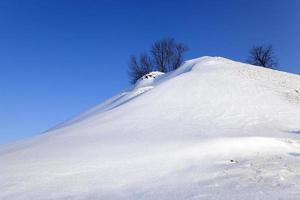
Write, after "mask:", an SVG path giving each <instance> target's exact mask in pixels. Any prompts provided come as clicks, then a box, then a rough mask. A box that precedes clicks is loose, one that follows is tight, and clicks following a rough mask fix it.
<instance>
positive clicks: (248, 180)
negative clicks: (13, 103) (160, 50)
mask: <svg viewBox="0 0 300 200" xmlns="http://www.w3.org/2000/svg"><path fill="white" fill-rule="evenodd" d="M154 74H155V78H150V79H146V80H145V79H141V80H139V81H138V83H137V84H136V85H135V86H133V87H132V88H130V89H129V90H128V91H126V92H123V93H121V94H119V95H117V96H115V97H112V98H111V99H109V100H107V101H105V102H104V103H102V104H99V105H97V106H95V107H94V108H92V109H90V110H88V111H87V112H85V113H83V114H81V115H79V116H77V117H75V118H73V119H71V120H69V121H68V122H65V123H62V124H60V125H59V126H57V127H56V128H53V129H51V130H50V131H48V132H46V133H44V134H41V135H39V136H37V137H34V138H31V139H28V140H24V141H20V142H16V143H13V144H8V145H2V146H1V147H0V199H1V200H54V199H55V200H56V199H58V200H73V199H75V200H98V199H105V200H111V199H142V200H143V199H170V200H171V199H172V200H174V199H193V200H194V199H205V200H212V199H214V200H217V199H218V200H219V199H222V200H246V199H247V200H258V199H261V200H277V199H278V200H279V199H282V200H283V199H284V200H298V199H300V76H298V75H293V74H289V73H285V72H280V71H275V70H271V69H266V68H261V67H256V66H251V65H247V64H243V63H239V62H235V61H231V60H228V59H225V58H221V57H201V58H198V59H194V60H189V61H186V62H185V63H184V64H183V65H182V66H181V67H180V68H178V69H177V70H176V71H173V72H171V73H167V74H160V73H154Z"/></svg>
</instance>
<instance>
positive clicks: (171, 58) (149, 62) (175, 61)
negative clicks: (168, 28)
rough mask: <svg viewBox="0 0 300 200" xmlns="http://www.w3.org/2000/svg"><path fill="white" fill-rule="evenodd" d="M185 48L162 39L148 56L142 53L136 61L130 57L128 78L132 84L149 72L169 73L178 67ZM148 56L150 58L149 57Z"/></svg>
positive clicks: (152, 47)
mask: <svg viewBox="0 0 300 200" xmlns="http://www.w3.org/2000/svg"><path fill="white" fill-rule="evenodd" d="M187 50H188V48H187V46H186V45H184V44H181V43H177V42H176V41H175V40H174V39H173V38H164V39H161V40H159V41H157V42H155V43H154V44H153V45H152V46H151V48H150V51H149V54H147V53H143V54H141V55H140V56H139V58H138V59H137V58H136V57H135V56H131V59H130V62H129V65H128V67H129V71H128V72H129V76H130V79H131V82H132V83H135V82H136V81H137V80H138V79H139V78H141V77H142V76H144V75H145V74H148V73H149V72H151V71H154V70H155V71H161V72H169V71H172V70H175V69H177V68H178V67H180V65H181V63H182V61H183V56H184V53H185V52H186V51H187ZM149 55H150V56H149Z"/></svg>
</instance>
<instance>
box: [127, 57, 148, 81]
mask: <svg viewBox="0 0 300 200" xmlns="http://www.w3.org/2000/svg"><path fill="white" fill-rule="evenodd" d="M152 66H153V65H152V63H151V59H150V57H149V56H148V55H147V54H145V53H144V54H141V55H140V57H139V60H137V58H136V57H135V56H131V58H130V62H129V65H128V67H129V70H128V74H129V76H130V80H131V83H135V82H136V81H137V80H138V79H139V78H141V77H142V76H144V75H145V74H148V73H149V72H151V71H152V70H153V69H152Z"/></svg>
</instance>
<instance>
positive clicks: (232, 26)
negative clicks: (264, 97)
mask: <svg viewBox="0 0 300 200" xmlns="http://www.w3.org/2000/svg"><path fill="white" fill-rule="evenodd" d="M299 10H300V1H298V0H287V1H285V0H281V1H280V0H273V1H271V0H231V1H230V0H224V1H223V0H215V1H213V0H204V1H200V0H199V1H189V0H184V1H183V0H182V1H175V0H170V1H161V0H159V1H158V0H152V1H150V0H149V1H130V0H129V1H121V0H111V1H109V0H102V1H101V0H99V1H96V0H81V1H76V0H26V1H24V0H19V1H17V0H3V1H0V77H1V78H0V144H4V143H10V142H13V141H15V140H20V139H24V138H28V137H30V136H33V135H36V134H39V133H41V132H43V131H45V130H47V129H48V128H50V127H53V126H54V125H56V124H58V123H60V122H62V121H65V120H66V119H68V118H70V117H72V116H74V115H76V114H78V113H80V112H82V111H84V110H86V109H87V108H90V107H91V106H93V105H95V104H98V103H99V102H101V101H103V100H105V99H106V98H108V97H110V96H112V95H114V94H116V93H118V92H120V91H121V90H123V89H124V88H126V87H128V86H129V80H128V76H127V72H126V70H127V63H128V60H129V56H130V55H131V54H135V53H139V52H142V51H144V50H146V49H147V48H148V47H149V46H150V45H151V43H152V42H153V41H155V40H157V39H160V38H162V37H166V36H172V37H174V38H175V39H176V40H178V41H180V42H183V43H186V44H187V45H188V46H189V48H190V51H189V52H188V53H187V55H186V58H187V59H189V58H195V57H199V56H204V55H212V56H224V57H227V58H231V59H234V60H240V61H244V60H245V59H246V58H247V52H248V50H249V48H250V47H251V46H253V45H255V44H272V45H273V46H274V48H275V52H276V55H277V57H278V60H279V64H280V66H279V69H280V70H283V71H288V72H292V73H298V74H299V73H300V57H299V56H300V55H299V52H300V24H299V21H300V12H299Z"/></svg>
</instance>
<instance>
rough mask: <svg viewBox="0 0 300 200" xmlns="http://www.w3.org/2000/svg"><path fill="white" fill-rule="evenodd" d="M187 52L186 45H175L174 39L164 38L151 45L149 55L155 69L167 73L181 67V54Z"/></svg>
mask: <svg viewBox="0 0 300 200" xmlns="http://www.w3.org/2000/svg"><path fill="white" fill-rule="evenodd" d="M187 50H188V48H187V46H186V45H184V44H181V43H177V42H176V41H175V39H174V38H164V39H161V40H159V41H157V42H155V43H154V44H153V45H152V47H151V49H150V53H151V55H152V59H153V63H154V64H155V68H156V69H157V70H158V71H161V72H169V71H172V70H175V69H177V68H178V67H179V66H180V65H181V63H182V61H183V54H184V53H185V52H186V51H187Z"/></svg>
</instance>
